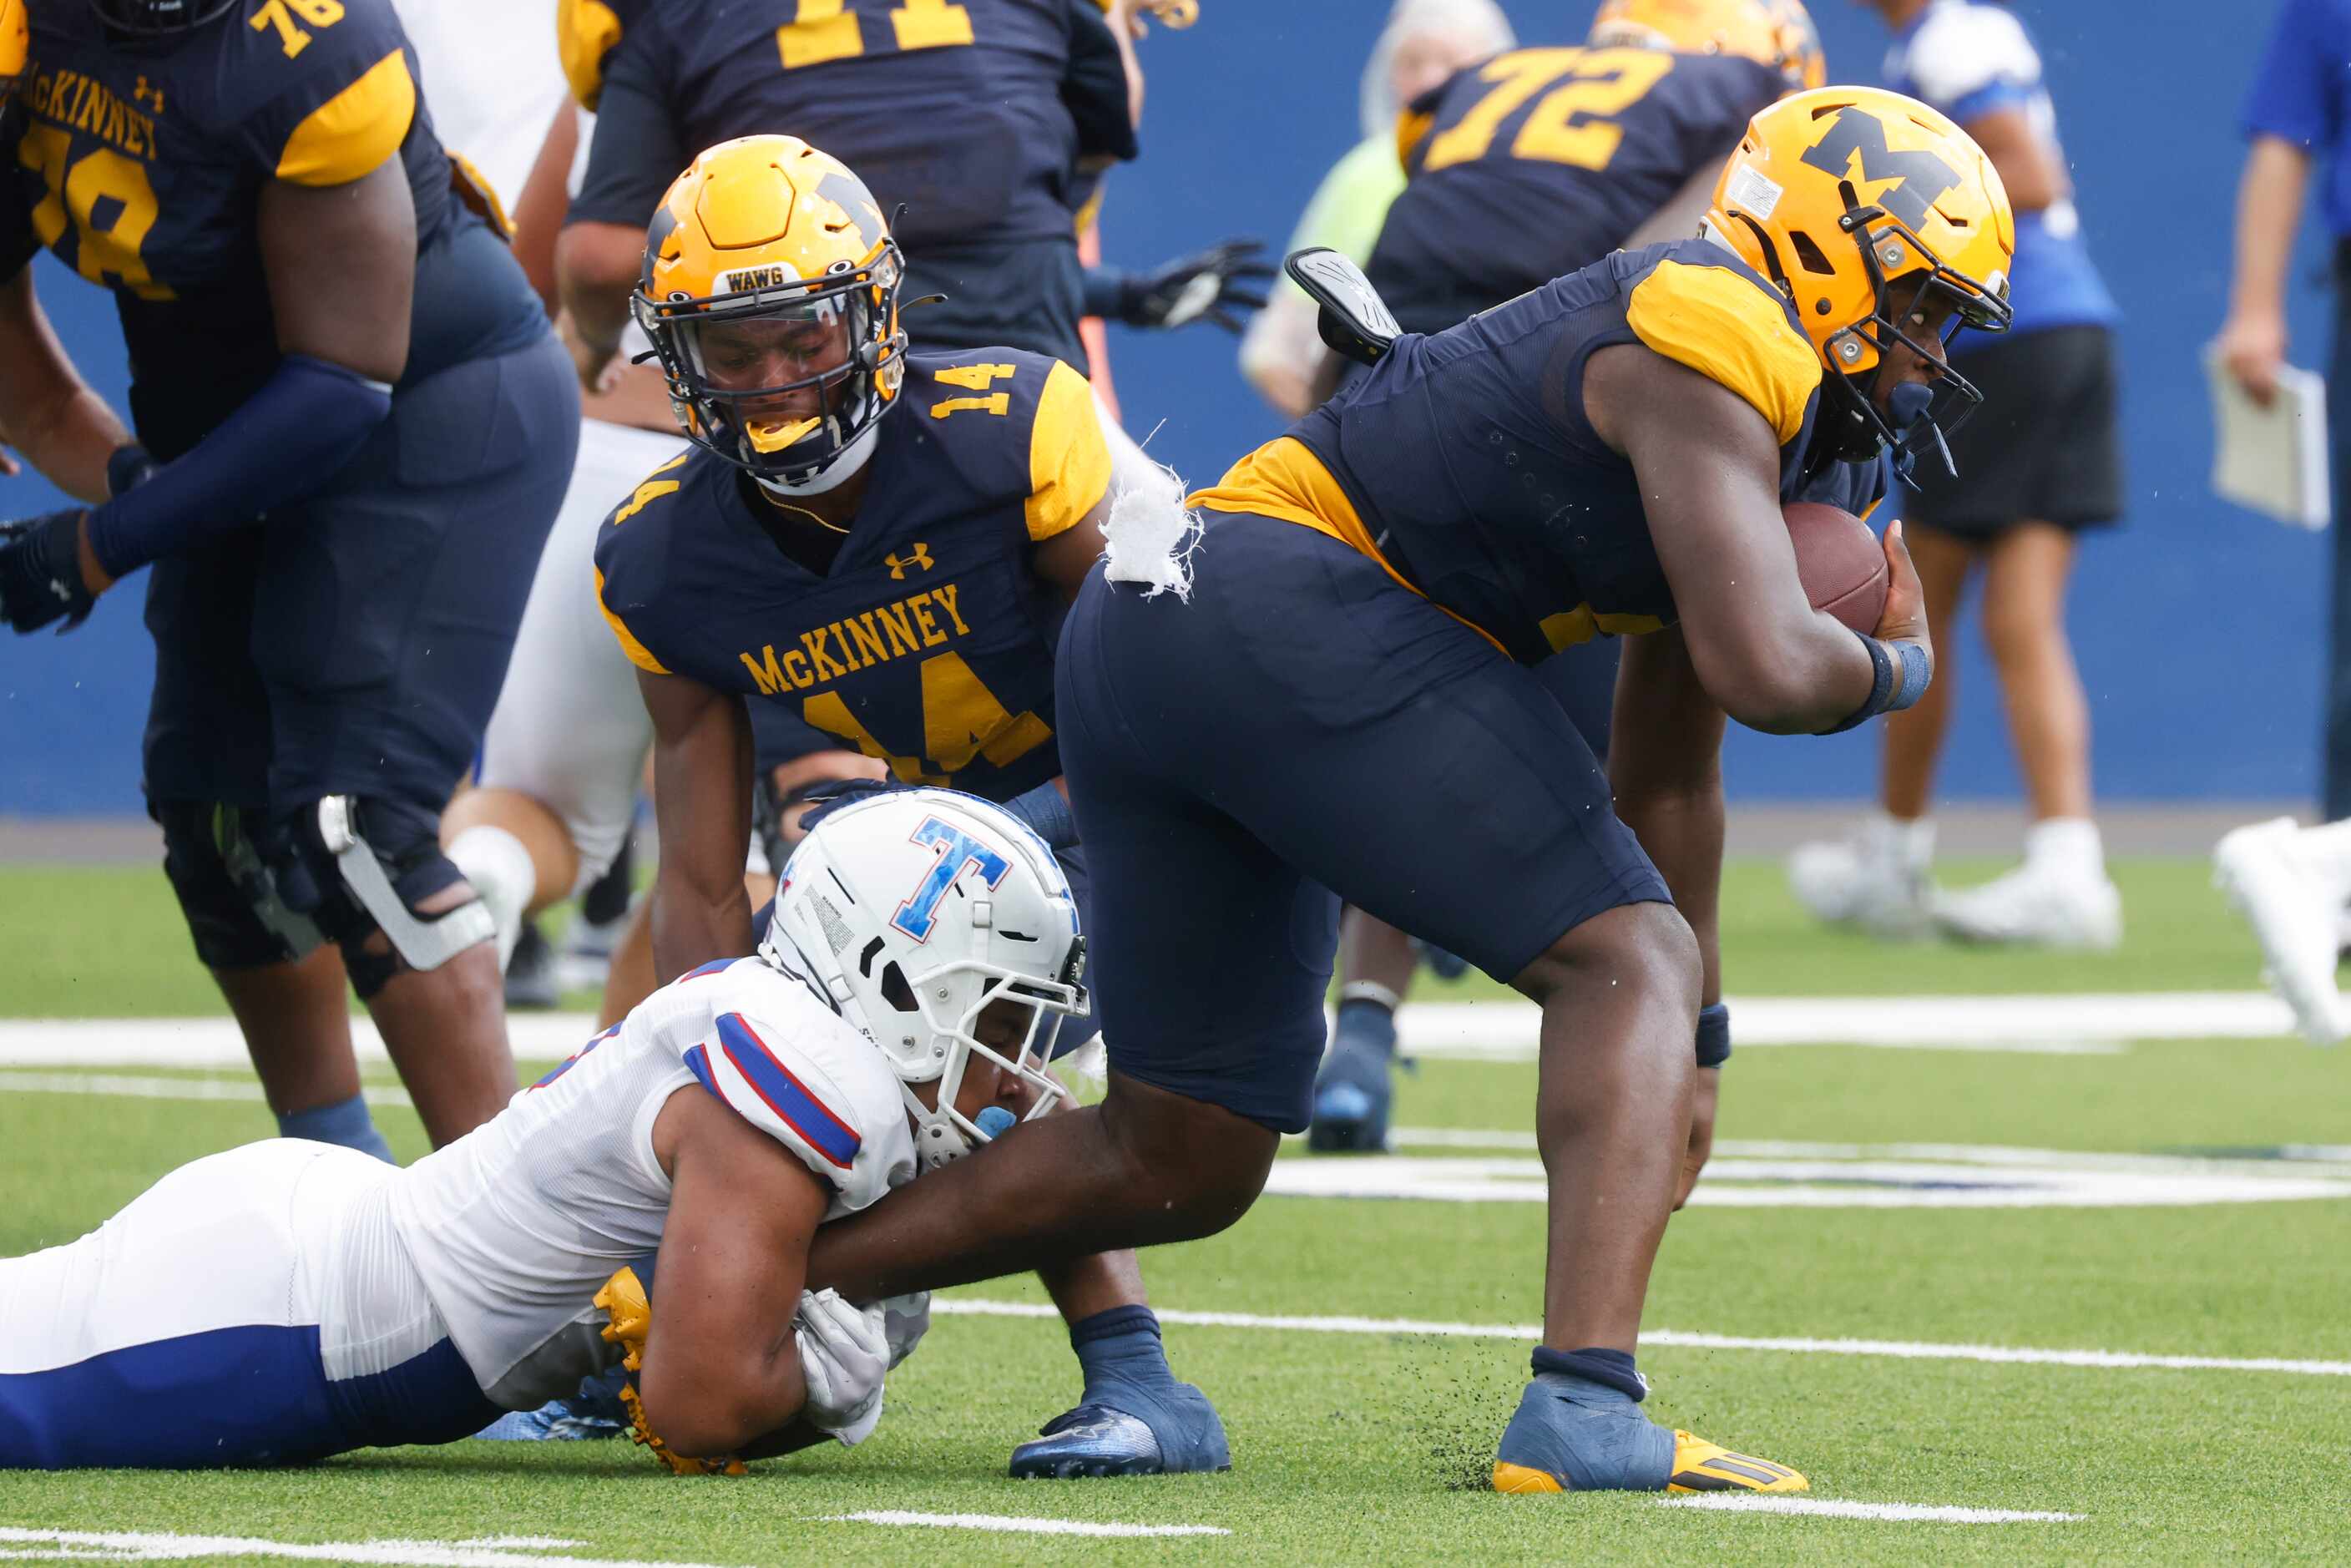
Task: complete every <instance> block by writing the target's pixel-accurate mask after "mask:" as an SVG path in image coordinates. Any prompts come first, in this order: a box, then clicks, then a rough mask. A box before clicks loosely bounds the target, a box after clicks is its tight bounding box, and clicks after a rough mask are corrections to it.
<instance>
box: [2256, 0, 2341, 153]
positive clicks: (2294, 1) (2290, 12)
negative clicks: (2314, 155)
mask: <svg viewBox="0 0 2351 1568" xmlns="http://www.w3.org/2000/svg"><path fill="white" fill-rule="evenodd" d="M2339 31H2340V29H2338V28H2336V27H2335V26H2330V25H2329V7H2328V6H2327V5H2325V4H2323V3H2322V0H2286V4H2285V8H2284V9H2283V11H2281V12H2280V13H2279V14H2278V19H2277V26H2276V27H2275V28H2273V30H2272V31H2271V33H2270V42H2269V47H2268V48H2267V49H2266V50H2265V51H2263V53H2262V63H2261V68H2260V69H2259V70H2258V71H2256V72H2255V73H2254V75H2253V85H2252V89H2251V90H2250V91H2249V92H2247V93H2246V95H2245V108H2244V113H2243V115H2242V124H2243V126H2244V131H2245V134H2246V135H2247V136H2248V137H2252V136H2275V137H2279V138H2281V139H2283V140H2284V141H2291V142H2293V143H2294V145H2296V146H2297V147H2303V148H2308V149H2315V150H2318V151H2322V152H2324V151H2326V150H2329V149H2331V148H2332V147H2333V145H2334V143H2335V140H2336V138H2337V137H2338V135H2339V134H2340V132H2341V129H2342V123H2343V103H2342V97H2341V94H2340V92H2339V91H2338V90H2336V89H2335V81H2336V80H2337V78H2338V77H2339V75H2340V73H2341V70H2342V64H2341V61H2342V55H2343V44H2344V42H2345V40H2344V39H2343V38H2342V37H2339V36H2337V35H2338V33H2339Z"/></svg>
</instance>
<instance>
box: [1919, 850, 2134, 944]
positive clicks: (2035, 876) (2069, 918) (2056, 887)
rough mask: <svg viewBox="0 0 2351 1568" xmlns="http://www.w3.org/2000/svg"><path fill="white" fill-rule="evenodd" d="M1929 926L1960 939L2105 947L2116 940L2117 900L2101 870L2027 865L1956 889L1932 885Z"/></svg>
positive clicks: (2119, 922) (2119, 917)
mask: <svg viewBox="0 0 2351 1568" xmlns="http://www.w3.org/2000/svg"><path fill="white" fill-rule="evenodd" d="M1928 907H1929V910H1930V911H1931V913H1932V914H1933V915H1934V917H1935V925H1937V927H1938V928H1939V929H1940V930H1941V931H1942V932H1943V934H1944V935H1945V936H1951V937H1956V938H1957V939H1959V941H1962V942H1984V943H2007V944H2011V945H2014V946H2033V947H2072V948H2082V949H2086V950H2088V951H2091V952H2099V953H2105V952H2111V951H2113V950H2114V949H2115V948H2116V947H2118V946H2121V945H2122V939H2123V900H2122V894H2120V893H2118V892H2116V889H2115V884H2114V883H2112V882H2109V881H2108V880H2107V879H2106V877H2105V873H2096V874H2094V875H2088V876H2083V875H2072V874H2066V873H2060V872H2055V871H2051V870H2048V869H2046V868H2043V867H2038V866H2034V865H2031V864H2026V865H2021V866H2019V867H2017V868H2016V869H2015V870H2014V871H2011V872H2009V873H2006V874H2004V875H2001V876H1998V877H1995V878H1993V879H1992V880H1991V881H1990V882H1988V883H1984V884H1983V885H1982V886H1981V887H1970V888H1967V889H1964V890H1962V891H1960V892H1958V893H1949V892H1945V891H1943V890H1941V889H1937V890H1936V891H1935V892H1934V893H1933V894H1930V895H1929V903H1928Z"/></svg>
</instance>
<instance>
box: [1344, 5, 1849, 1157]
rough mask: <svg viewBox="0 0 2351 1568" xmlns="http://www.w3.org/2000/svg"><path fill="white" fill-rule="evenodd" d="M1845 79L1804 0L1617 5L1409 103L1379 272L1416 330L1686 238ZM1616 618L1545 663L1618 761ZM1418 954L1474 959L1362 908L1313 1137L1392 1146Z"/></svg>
mask: <svg viewBox="0 0 2351 1568" xmlns="http://www.w3.org/2000/svg"><path fill="white" fill-rule="evenodd" d="M1826 79H1827V67H1826V64H1825V63H1824V62H1823V58H1822V57H1821V50H1820V42H1819V38H1818V36H1817V35H1816V34H1815V33H1814V31H1813V24H1812V18H1811V17H1810V16H1807V15H1806V14H1805V12H1804V9H1803V7H1802V5H1798V4H1797V3H1796V0H1605V3H1604V4H1603V5H1601V6H1600V9H1599V13H1598V15H1597V16H1594V18H1593V24H1592V30H1591V35H1590V38H1589V41H1588V47H1581V48H1543V47H1530V48H1523V49H1513V50H1510V52H1508V53H1505V54H1501V55H1498V56H1496V57H1494V58H1493V59H1491V60H1489V61H1488V62H1486V63H1485V64H1483V65H1481V66H1479V67H1478V68H1475V69H1468V70H1463V71H1461V72H1460V73H1458V75H1456V76H1454V77H1452V78H1449V79H1447V81H1445V82H1443V83H1442V84H1440V85H1438V86H1436V87H1434V88H1432V89H1430V90H1429V91H1427V92H1426V93H1425V94H1423V95H1421V96H1420V97H1418V98H1417V99H1414V100H1412V101H1411V102H1410V103H1409V104H1408V105H1407V107H1406V109H1405V114H1404V119H1403V121H1402V123H1401V126H1400V128H1399V130H1398V132H1397V136H1396V152H1397V153H1398V155H1399V156H1400V158H1401V160H1402V166H1403V169H1404V171H1405V188H1404V190H1403V192H1402V193H1399V194H1398V195H1397V197H1396V198H1395V202H1394V203H1393V204H1390V206H1389V207H1388V211H1387V218H1386V222H1385V223H1384V225H1383V226H1382V227H1381V230H1380V235H1379V239H1378V242H1377V244H1376V245H1374V247H1373V249H1372V254H1371V259H1370V261H1369V263H1368V264H1367V265H1366V266H1365V267H1364V272H1365V275H1366V276H1367V277H1369V278H1370V280H1371V284H1372V287H1374V289H1376V290H1377V291H1378V292H1379V295H1380V297H1381V298H1383V299H1384V300H1385V301H1386V302H1387V304H1388V306H1389V308H1391V309H1393V310H1394V311H1395V315H1396V320H1397V322H1398V324H1400V325H1401V326H1402V327H1403V328H1404V329H1405V330H1406V331H1411V332H1439V331H1443V330H1444V329H1446V328H1447V327H1451V326H1455V325H1457V324H1458V323H1459V322H1462V321H1464V320H1467V319H1468V318H1469V317H1471V316H1472V315H1475V314H1476V313H1477V312H1479V311H1480V310H1484V309H1489V308H1492V307H1494V306H1496V305H1499V304H1501V303H1502V302H1503V301H1504V300H1506V299H1510V298H1515V297H1516V296H1518V295H1520V294H1523V293H1525V292H1526V291H1527V290H1528V289H1530V288H1534V287H1540V286H1541V285H1542V284H1544V283H1546V282H1548V281H1550V280H1551V279H1552V278H1553V277H1563V276H1565V275H1566V274H1568V273H1572V272H1578V271H1581V270H1582V269H1583V268H1584V267H1588V266H1590V265H1591V264H1592V263H1593V262H1595V261H1598V260H1599V259H1600V258H1601V257H1602V256H1605V255H1607V254H1608V253H1609V252H1610V251H1612V250H1615V249H1618V248H1619V247H1622V248H1625V249H1635V248H1638V247H1639V246H1643V245H1646V244H1649V243H1650V242H1652V241H1656V240H1667V239H1686V238H1687V237H1688V236H1689V235H1693V234H1696V233H1697V232H1698V224H1699V222H1700V220H1701V219H1703V218H1704V217H1705V215H1706V209H1707V206H1708V203H1709V201H1710V200H1711V199H1712V197H1713V193H1714V185H1715V180H1716V176H1717V175H1718V174H1719V173H1720V172H1721V170H1722V166H1723V162H1724V160H1725V159H1727V158H1729V156H1730V154H1731V153H1732V152H1735V151H1736V150H1737V149H1738V146H1739V141H1740V135H1741V134H1742V133H1743V132H1744V131H1746V129H1747V125H1748V121H1749V120H1750V119H1752V118H1753V117H1754V115H1755V114H1756V113H1757V111H1759V110H1761V109H1763V108H1764V107H1765V106H1766V105H1768V104H1770V103H1771V101H1772V100H1773V99H1778V98H1779V97H1781V96H1782V94H1785V93H1788V92H1792V91H1795V90H1798V89H1802V88H1803V87H1805V86H1807V85H1811V86H1819V85H1820V84H1821V83H1822V82H1823V81H1825V80H1826ZM1561 94H1569V95H1574V96H1573V98H1572V99H1561V98H1559V97H1558V95H1561ZM1565 101H1574V102H1588V103H1590V105H1591V108H1590V109H1589V110H1586V111H1585V112H1584V115H1583V118H1582V120H1580V123H1579V128H1578V129H1575V130H1573V131H1570V130H1567V129H1565V128H1562V127H1552V126H1551V125H1550V120H1549V118H1548V116H1549V114H1550V109H1549V106H1550V105H1551V104H1552V103H1554V102H1565ZM1602 104H1605V106H1606V112H1604V113H1603V112H1599V110H1600V106H1601V105H1602ZM1495 110H1500V112H1499V114H1497V113H1496V112H1495ZM1356 373H1358V374H1360V373H1361V371H1357V372H1356ZM1616 630H1617V628H1615V627H1614V626H1612V625H1604V626H1602V627H1601V628H1600V631H1601V633H1602V634H1601V635H1599V636H1595V637H1593V638H1591V639H1590V640H1588V641H1585V642H1583V643H1578V644H1577V645H1576V646H1574V647H1572V648H1566V649H1563V650H1562V652H1560V653H1557V654H1555V655H1554V656H1553V657H1552V658H1550V659H1547V660H1545V661H1544V662H1543V663H1542V664H1541V665H1539V666H1538V667H1537V674H1538V676H1539V678H1540V679H1541V681H1542V683H1543V685H1545V686H1546V687H1547V688H1548V689H1549V690H1550V692H1551V694H1552V696H1553V698H1555V699H1556V700H1557V701H1558V703H1559V705H1560V706H1561V707H1562V709H1564V710H1565V711H1566V713H1567V716H1568V717H1569V719H1570V720H1571V721H1573V724H1574V725H1575V727H1576V729H1577V731H1578V732H1579V733H1581V734H1582V735H1583V738H1584V741H1585V743H1586V744H1587V745H1589V746H1590V747H1591V748H1592V752H1593V756H1594V758H1598V759H1600V760H1601V761H1603V762H1605V760H1606V758H1607V755H1608V729H1609V709H1610V706H1611V704H1612V703H1613V701H1614V689H1615V684H1616V666H1617V653H1618V649H1619V645H1620V641H1621V640H1620V639H1619V638H1618V637H1617V636H1616V635H1615V634H1614V632H1616ZM1416 948H1418V949H1420V950H1421V951H1425V952H1426V956H1427V957H1428V959H1429V961H1430V963H1431V965H1432V967H1437V968H1438V969H1439V972H1440V973H1441V974H1447V975H1448V977H1449V976H1450V975H1455V974H1458V973H1459V972H1460V971H1461V969H1462V968H1463V967H1465V966H1463V965H1461V963H1460V960H1458V958H1453V957H1452V956H1450V955H1447V954H1443V953H1441V952H1438V951H1434V950H1427V949H1426V947H1425V945H1420V944H1416V943H1415V941H1414V940H1413V938H1411V937H1410V936H1406V935H1405V933H1404V932H1402V931H1399V930H1397V929H1396V928H1395V926H1393V925H1387V924H1386V923H1385V922H1384V921H1381V920H1378V919H1375V918H1374V917H1373V916H1372V915H1370V914H1369V913H1367V912H1366V911H1364V910H1361V909H1350V910H1349V911H1348V912H1347V914H1346V915H1345V917H1344V921H1343V926H1342V930H1341V937H1340V950H1341V953H1342V955H1343V957H1342V960H1341V963H1340V969H1339V977H1340V987H1339V1005H1338V1019H1337V1022H1336V1025H1335V1028H1334V1030H1333V1031H1332V1045H1331V1054H1330V1055H1329V1057H1328V1058H1326V1059H1325V1061H1323V1064H1322V1073H1321V1075H1320V1077H1319V1079H1318V1081H1317V1083H1316V1087H1315V1103H1314V1122H1313V1125H1312V1126H1311V1128H1310V1129H1309V1131H1308V1134H1307V1142H1308V1146H1309V1147H1311V1148H1313V1149H1316V1150H1321V1151H1348V1152H1363V1151H1374V1150H1378V1149H1383V1148H1384V1147H1386V1145H1387V1129H1388V1117H1389V1111H1390V1107H1391V1104H1392V1102H1393V1099H1394V1092H1395V1060H1396V1044H1397V1041H1396V1026H1395V1011H1396V1009H1397V1008H1398V1007H1399V1006H1400V1005H1401V1004H1402V1002H1403V1000H1404V998H1405V996H1406V995H1407V994H1408V993H1409V991H1410V989H1411V987H1412V980H1413V974H1414V970H1415V968H1416V960H1417V956H1418V954H1417V953H1416ZM1505 978H1507V977H1505ZM1714 1071H1715V1070H1714V1069H1711V1068H1709V1069H1707V1070H1706V1073H1705V1082H1706V1083H1707V1084H1708V1092H1711V1085H1712V1082H1713V1077H1714Z"/></svg>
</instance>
